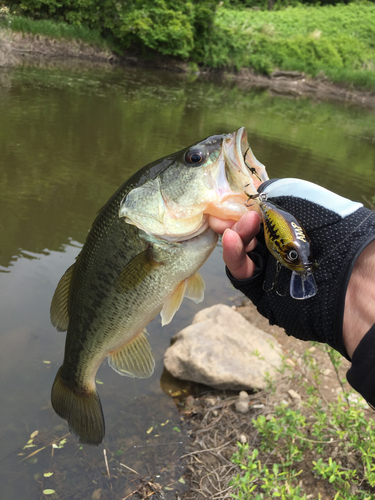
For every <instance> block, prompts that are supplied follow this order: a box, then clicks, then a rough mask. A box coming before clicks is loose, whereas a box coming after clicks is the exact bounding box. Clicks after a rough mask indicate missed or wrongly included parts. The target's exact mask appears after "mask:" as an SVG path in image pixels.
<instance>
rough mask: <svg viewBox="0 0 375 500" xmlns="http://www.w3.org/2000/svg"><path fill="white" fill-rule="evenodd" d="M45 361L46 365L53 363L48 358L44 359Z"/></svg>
mask: <svg viewBox="0 0 375 500" xmlns="http://www.w3.org/2000/svg"><path fill="white" fill-rule="evenodd" d="M43 363H44V364H45V365H50V364H51V361H47V360H46V359H43Z"/></svg>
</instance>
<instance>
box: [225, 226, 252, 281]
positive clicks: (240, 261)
mask: <svg viewBox="0 0 375 500" xmlns="http://www.w3.org/2000/svg"><path fill="white" fill-rule="evenodd" d="M222 244H223V259H224V262H225V264H226V265H227V267H228V269H229V271H230V272H231V274H232V276H233V277H234V278H236V279H239V280H241V279H246V278H250V277H251V276H252V275H253V272H254V270H255V264H254V262H253V261H252V260H251V259H250V258H249V257H248V256H247V254H246V247H245V246H244V243H243V241H242V239H241V237H240V235H239V234H238V233H237V232H236V231H233V230H232V229H226V231H225V232H224V234H223V238H222Z"/></svg>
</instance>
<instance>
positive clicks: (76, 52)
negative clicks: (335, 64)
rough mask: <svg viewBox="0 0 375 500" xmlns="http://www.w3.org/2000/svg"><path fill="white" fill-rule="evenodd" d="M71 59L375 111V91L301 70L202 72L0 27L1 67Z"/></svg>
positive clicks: (173, 60) (173, 61) (164, 58)
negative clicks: (164, 72) (222, 81)
mask: <svg viewBox="0 0 375 500" xmlns="http://www.w3.org/2000/svg"><path fill="white" fill-rule="evenodd" d="M69 60H71V61H74V60H76V61H81V62H82V63H83V62H84V63H85V65H90V64H95V63H103V64H116V65H132V66H143V67H150V68H157V69H164V70H167V71H173V72H179V73H182V74H186V75H194V76H195V77H199V78H205V79H219V80H220V79H227V80H232V81H236V82H237V84H238V86H239V87H240V88H241V89H243V90H250V89H251V88H263V89H269V91H270V92H271V93H274V94H277V95H285V96H288V97H293V98H298V97H302V96H309V97H312V98H315V99H318V100H337V101H341V102H342V101H346V102H353V103H355V104H359V105H362V106H366V107H367V108H374V109H375V92H373V91H360V90H355V89H353V88H349V86H345V85H344V84H342V85H335V84H333V83H332V82H330V81H329V80H328V79H327V78H326V77H323V76H320V77H317V78H308V77H306V75H305V74H304V73H302V72H299V71H275V72H273V73H272V74H271V75H270V76H265V75H257V74H255V73H254V72H253V71H251V70H249V69H245V68H244V69H242V70H240V71H225V70H210V69H204V70H199V68H198V67H197V66H194V67H192V66H191V65H190V64H188V63H184V62H182V61H180V60H178V59H176V58H172V57H167V56H161V55H157V56H155V57H154V58H153V59H151V60H146V59H144V58H142V57H140V56H139V55H137V54H135V53H131V52H128V53H125V54H124V55H123V56H122V57H119V56H118V55H116V54H114V53H113V52H112V51H111V50H109V49H108V48H103V47H98V46H96V45H93V44H91V43H87V42H84V41H79V40H67V39H54V38H51V37H47V36H44V35H33V34H29V33H20V32H16V31H11V30H9V29H4V28H0V68H7V67H14V66H20V65H25V64H31V65H32V64H37V65H49V64H53V65H54V66H56V65H59V63H61V64H62V62H63V61H64V62H66V61H69Z"/></svg>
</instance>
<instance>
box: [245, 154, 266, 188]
mask: <svg viewBox="0 0 375 500" xmlns="http://www.w3.org/2000/svg"><path fill="white" fill-rule="evenodd" d="M249 149H250V146H249V147H248V148H247V150H246V151H245V153H244V155H243V161H244V163H245V165H246V166H247V168H248V169H249V170H250V172H251V175H255V177H256V178H257V179H258V180H259V181H260V182H263V181H262V179H261V178H260V176H259V174H258V172H257V171H256V169H255V168H254V167H251V166H250V165H249V164H248V163H247V161H246V155H247V152H248V151H249Z"/></svg>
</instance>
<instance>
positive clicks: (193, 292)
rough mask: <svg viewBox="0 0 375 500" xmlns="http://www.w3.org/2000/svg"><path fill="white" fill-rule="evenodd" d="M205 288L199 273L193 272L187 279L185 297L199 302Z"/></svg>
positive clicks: (202, 297)
mask: <svg viewBox="0 0 375 500" xmlns="http://www.w3.org/2000/svg"><path fill="white" fill-rule="evenodd" d="M205 289H206V284H205V282H204V279H203V278H202V276H201V275H200V274H199V273H195V274H194V276H192V277H191V278H189V279H188V280H187V284H186V290H185V297H187V298H188V299H190V300H193V301H194V302H195V303H196V304H199V302H202V300H203V299H204V291H205Z"/></svg>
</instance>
